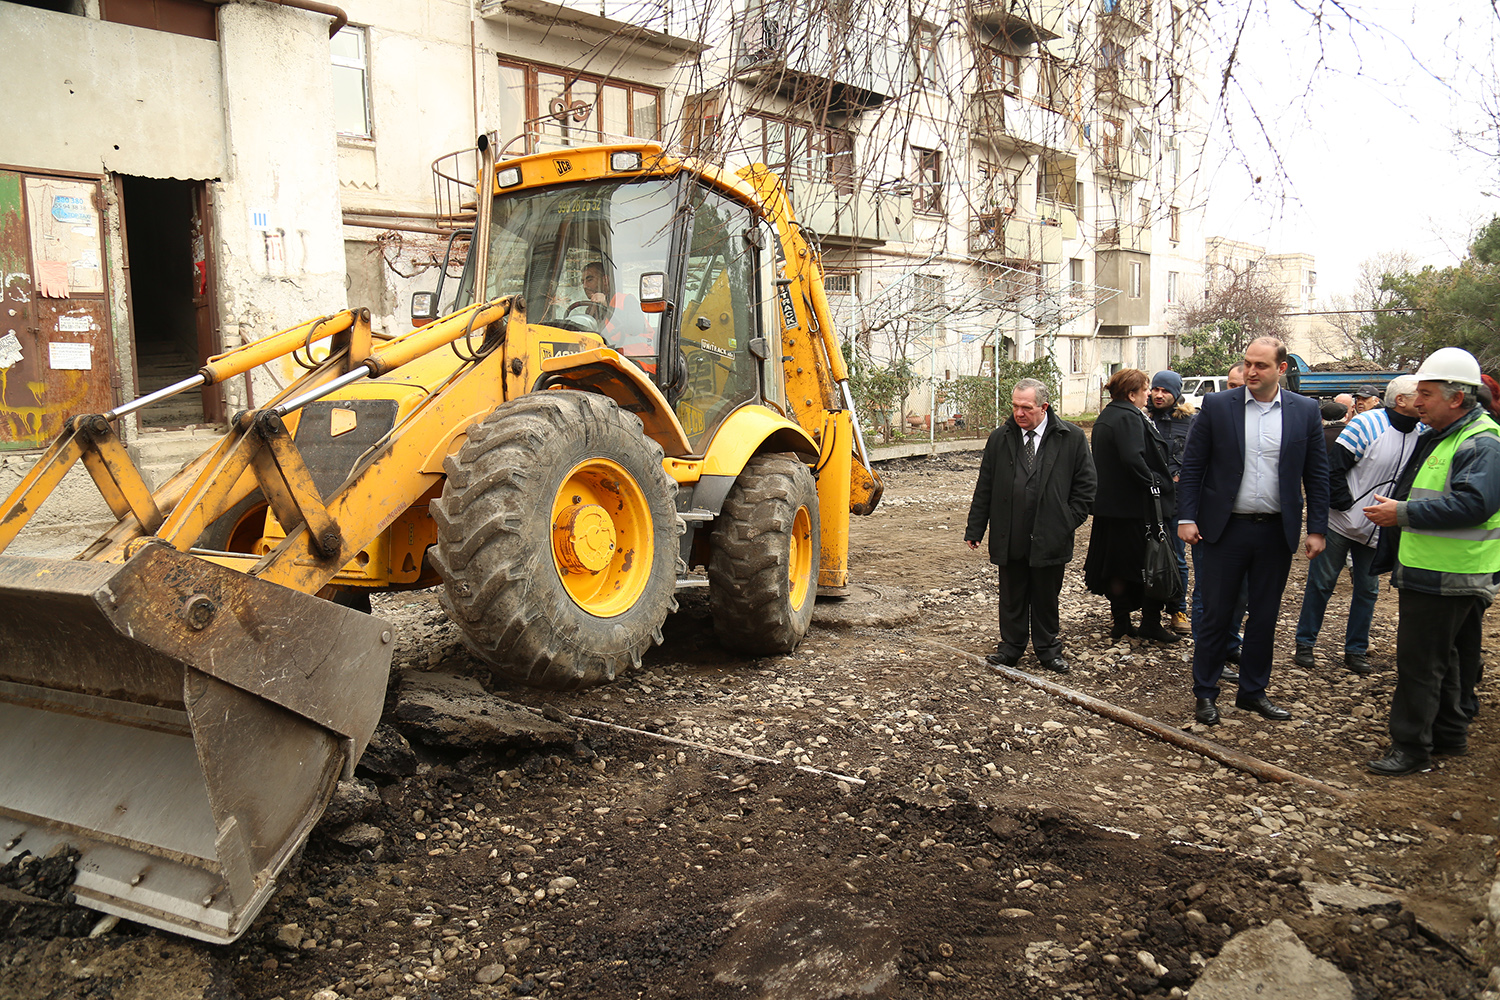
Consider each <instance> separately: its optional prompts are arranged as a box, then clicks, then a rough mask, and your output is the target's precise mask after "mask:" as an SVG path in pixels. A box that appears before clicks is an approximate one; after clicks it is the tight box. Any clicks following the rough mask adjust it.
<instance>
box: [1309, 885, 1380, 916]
mask: <svg viewBox="0 0 1500 1000" xmlns="http://www.w3.org/2000/svg"><path fill="white" fill-rule="evenodd" d="M1302 888H1303V889H1304V890H1306V892H1307V898H1308V899H1309V900H1311V901H1312V911H1313V914H1314V915H1317V914H1321V913H1322V912H1323V909H1324V908H1325V907H1328V906H1337V907H1340V908H1341V909H1345V910H1356V911H1357V910H1363V909H1367V908H1369V907H1373V906H1389V905H1391V904H1392V903H1398V902H1400V900H1398V899H1397V898H1396V897H1395V896H1392V895H1390V894H1389V893H1385V892H1376V891H1375V890H1374V889H1361V888H1359V887H1358V886H1353V885H1348V884H1344V883H1340V884H1337V885H1336V884H1334V883H1331V882H1306V883H1303V886H1302Z"/></svg>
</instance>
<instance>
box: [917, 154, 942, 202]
mask: <svg viewBox="0 0 1500 1000" xmlns="http://www.w3.org/2000/svg"><path fill="white" fill-rule="evenodd" d="M911 151H912V154H913V155H914V156H915V158H916V161H917V182H916V185H915V187H914V189H913V190H912V198H911V200H912V208H913V209H914V210H915V211H918V212H926V213H929V214H932V215H941V214H942V212H943V154H942V153H941V152H940V151H939V150H936V149H922V148H921V147H920V146H913V147H912V148H911Z"/></svg>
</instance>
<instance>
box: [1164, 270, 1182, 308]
mask: <svg viewBox="0 0 1500 1000" xmlns="http://www.w3.org/2000/svg"><path fill="white" fill-rule="evenodd" d="M1179 277H1180V276H1179V275H1178V273H1177V272H1176V271H1168V272H1167V305H1172V304H1173V303H1174V302H1176V301H1177V296H1178V295H1179V294H1180V293H1179V291H1178V288H1177V282H1178V279H1179Z"/></svg>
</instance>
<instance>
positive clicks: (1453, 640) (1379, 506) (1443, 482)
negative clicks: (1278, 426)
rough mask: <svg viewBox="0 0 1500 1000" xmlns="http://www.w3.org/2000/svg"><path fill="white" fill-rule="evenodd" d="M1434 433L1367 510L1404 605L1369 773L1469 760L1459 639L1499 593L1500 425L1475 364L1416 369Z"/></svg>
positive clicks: (1447, 356) (1456, 354) (1433, 362)
mask: <svg viewBox="0 0 1500 1000" xmlns="http://www.w3.org/2000/svg"><path fill="white" fill-rule="evenodd" d="M1417 380H1418V381H1417V396H1416V408H1417V413H1418V415H1419V416H1420V417H1421V418H1422V422H1423V423H1425V424H1426V425H1427V427H1428V430H1427V431H1425V432H1424V433H1423V434H1422V435H1421V437H1420V438H1419V439H1418V442H1417V447H1416V450H1415V451H1414V452H1413V454H1412V456H1411V459H1410V460H1409V461H1408V462H1407V463H1406V467H1405V468H1404V469H1403V470H1402V472H1401V475H1400V477H1399V478H1398V479H1397V481H1396V485H1395V488H1393V489H1392V490H1390V491H1389V492H1388V493H1384V492H1377V493H1376V494H1375V496H1374V498H1373V500H1374V502H1373V503H1371V504H1370V505H1369V506H1367V507H1365V508H1364V513H1365V516H1366V517H1367V518H1369V519H1370V521H1371V522H1372V523H1374V524H1376V525H1378V526H1379V527H1380V528H1381V532H1380V543H1379V549H1378V551H1377V553H1376V557H1375V565H1374V570H1375V572H1377V573H1381V572H1385V571H1386V570H1387V569H1389V570H1390V572H1391V585H1392V586H1393V587H1395V588H1396V591H1397V594H1398V595H1399V597H1400V605H1399V606H1400V620H1399V622H1398V624H1397V626H1396V690H1395V691H1394V692H1392V694H1391V717H1390V723H1389V725H1390V734H1391V748H1390V751H1389V752H1388V753H1387V754H1386V755H1385V756H1384V757H1382V758H1380V759H1379V760H1372V761H1370V762H1369V763H1368V764H1366V765H1365V766H1366V767H1367V768H1368V769H1369V770H1370V771H1371V772H1372V773H1374V774H1379V775H1384V776H1387V777H1396V776H1399V775H1403V774H1413V773H1415V772H1418V771H1429V770H1431V769H1432V757H1433V755H1434V754H1436V755H1439V756H1442V755H1452V756H1458V755H1462V754H1464V753H1467V752H1468V748H1469V717H1468V716H1467V715H1466V714H1465V713H1464V711H1463V708H1462V705H1461V704H1460V699H1461V690H1462V684H1463V680H1462V668H1461V664H1460V657H1459V651H1458V647H1457V640H1458V637H1459V634H1460V632H1461V631H1462V630H1463V628H1464V623H1465V622H1466V621H1468V620H1469V619H1470V617H1471V615H1473V613H1474V612H1475V611H1476V610H1477V609H1480V608H1482V607H1483V606H1484V605H1486V604H1488V603H1489V602H1490V601H1491V600H1493V599H1494V596H1495V592H1496V590H1497V588H1500V424H1496V422H1495V421H1494V420H1493V419H1492V418H1491V417H1490V416H1489V414H1488V413H1486V412H1485V411H1484V408H1483V407H1482V406H1480V405H1479V400H1478V398H1477V389H1478V388H1479V386H1480V384H1481V382H1480V377H1479V362H1478V361H1476V360H1475V359H1474V356H1473V355H1472V354H1470V353H1469V352H1468V351H1465V350H1463V349H1461V348H1458V347H1443V348H1439V349H1438V350H1436V351H1433V352H1432V354H1430V355H1429V356H1428V357H1427V360H1425V361H1423V362H1422V367H1421V368H1420V369H1418V370H1417Z"/></svg>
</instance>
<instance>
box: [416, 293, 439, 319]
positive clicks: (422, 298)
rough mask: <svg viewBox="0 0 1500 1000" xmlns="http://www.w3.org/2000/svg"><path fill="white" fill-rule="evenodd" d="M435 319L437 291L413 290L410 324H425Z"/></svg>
mask: <svg viewBox="0 0 1500 1000" xmlns="http://www.w3.org/2000/svg"><path fill="white" fill-rule="evenodd" d="M435 319H437V292H413V293H412V296H411V325H412V326H414V327H418V326H426V325H427V324H428V323H431V322H432V321H433V320H435Z"/></svg>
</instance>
